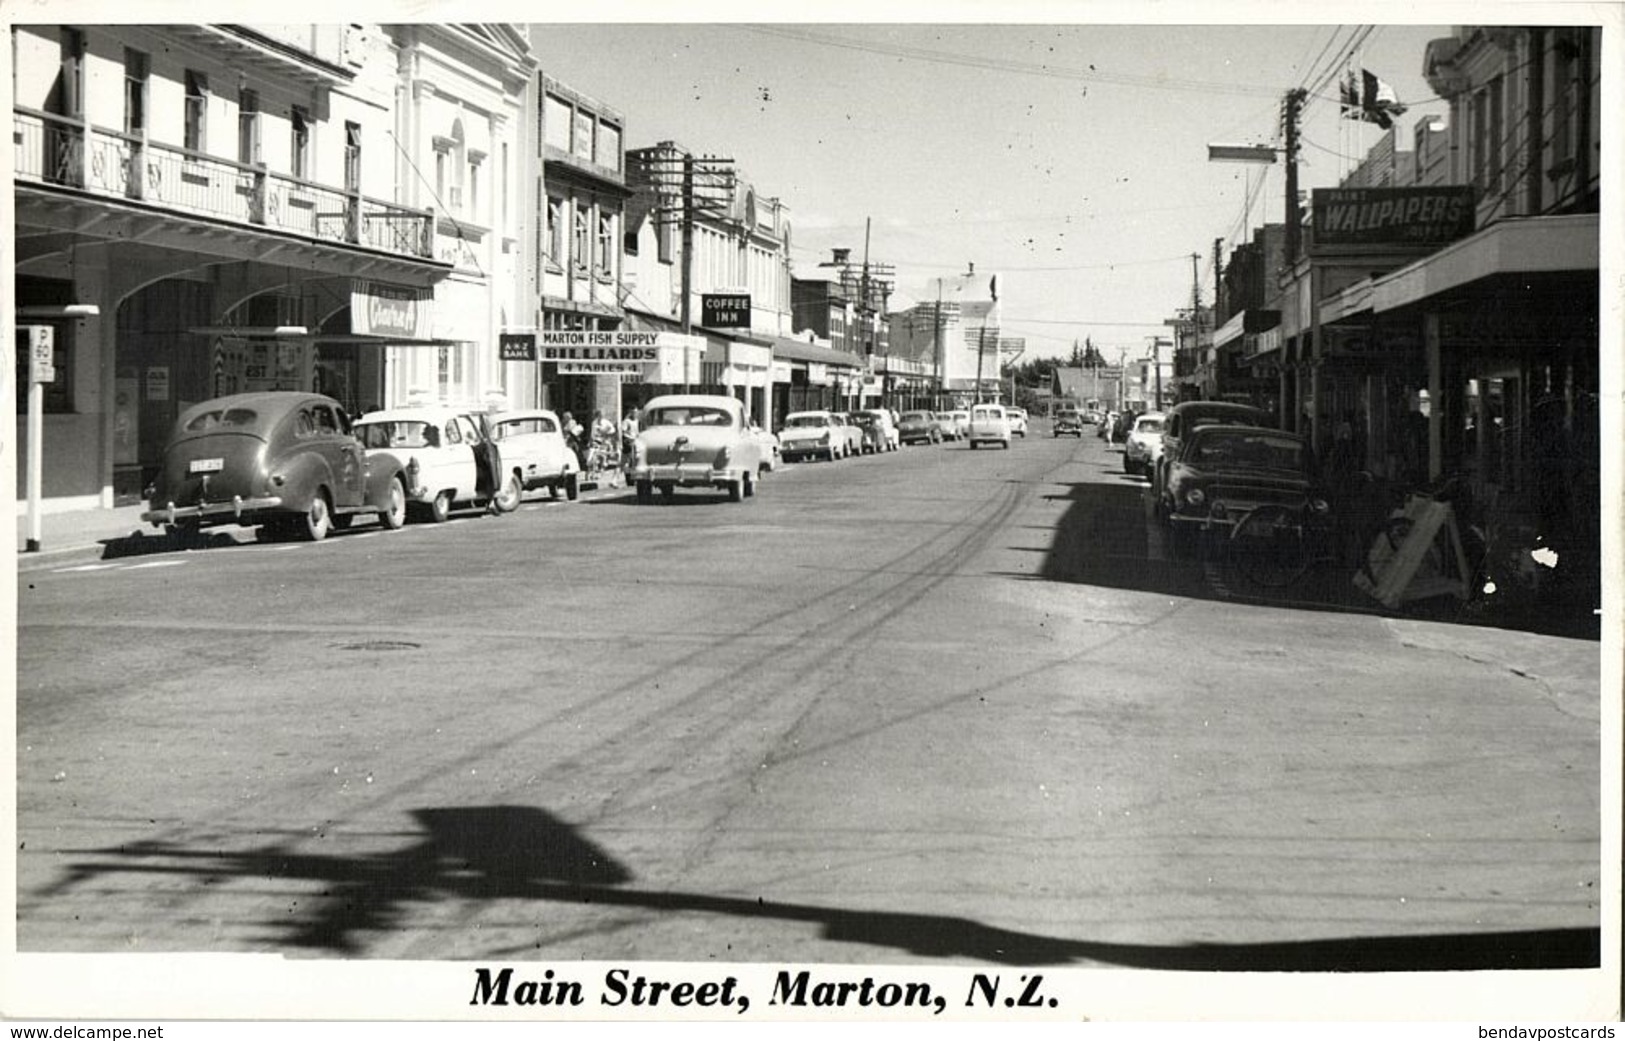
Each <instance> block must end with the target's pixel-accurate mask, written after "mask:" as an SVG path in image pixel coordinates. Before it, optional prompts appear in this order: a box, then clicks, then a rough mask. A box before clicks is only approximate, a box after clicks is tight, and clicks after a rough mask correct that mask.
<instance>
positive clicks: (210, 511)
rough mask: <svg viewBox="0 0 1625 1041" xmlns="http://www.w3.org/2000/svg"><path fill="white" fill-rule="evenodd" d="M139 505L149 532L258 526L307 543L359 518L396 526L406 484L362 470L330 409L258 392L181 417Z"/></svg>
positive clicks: (392, 473) (341, 420) (390, 472)
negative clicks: (150, 528) (153, 529)
mask: <svg viewBox="0 0 1625 1041" xmlns="http://www.w3.org/2000/svg"><path fill="white" fill-rule="evenodd" d="M147 503H148V507H149V508H148V509H147V511H146V512H144V513H142V514H141V519H142V520H144V521H146V522H148V523H150V524H152V525H153V526H154V527H162V528H168V529H170V530H172V531H173V530H180V531H185V530H195V529H197V528H204V527H210V526H213V525H219V524H238V525H241V526H244V527H249V526H253V525H264V526H265V527H266V528H267V529H269V530H270V531H271V532H273V533H286V534H291V535H299V536H302V537H304V538H307V539H311V540H312V541H315V540H320V539H322V538H325V537H326V536H327V533H328V532H329V531H330V530H331V529H332V528H335V527H337V528H345V527H348V526H349V524H350V522H351V521H352V520H354V519H355V518H356V517H360V516H377V517H378V518H379V520H380V521H381V522H382V523H383V525H384V526H385V527H387V528H398V527H400V526H401V524H403V523H404V522H405V520H406V484H405V478H404V475H403V474H402V473H401V472H400V470H399V468H398V467H394V466H373V465H369V462H368V460H367V457H366V453H365V452H363V451H362V448H361V442H360V441H359V440H357V439H356V437H355V434H354V433H353V432H352V429H351V426H350V417H349V416H348V415H347V414H346V413H345V411H344V408H343V406H341V405H340V404H339V403H338V402H337V401H334V400H333V399H332V398H329V397H325V396H323V395H321V394H309V393H301V392H297V391H264V392H260V393H255V394H235V395H232V396H230V397H224V398H215V399H213V400H211V401H205V402H203V403H201V404H198V405H193V406H192V407H191V408H188V409H187V410H186V411H185V412H183V413H181V416H180V418H179V419H178V420H176V422H175V429H174V432H173V433H171V434H170V437H169V443H168V445H167V446H165V448H164V461H163V466H162V468H161V469H160V470H159V471H158V477H157V479H156V480H155V481H154V482H153V484H152V486H151V487H150V488H148V489H147Z"/></svg>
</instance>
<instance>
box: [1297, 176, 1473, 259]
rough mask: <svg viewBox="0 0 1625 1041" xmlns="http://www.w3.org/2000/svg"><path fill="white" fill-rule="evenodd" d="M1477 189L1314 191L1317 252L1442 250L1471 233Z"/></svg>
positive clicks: (1451, 186) (1344, 189)
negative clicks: (1359, 248)
mask: <svg viewBox="0 0 1625 1041" xmlns="http://www.w3.org/2000/svg"><path fill="white" fill-rule="evenodd" d="M1473 220H1474V211H1473V189H1472V188H1471V187H1468V186H1461V185H1441V186H1437V187H1432V188H1316V189H1315V192H1314V240H1313V242H1314V248H1315V249H1317V250H1318V249H1323V248H1325V247H1328V246H1333V247H1340V246H1362V247H1367V248H1378V249H1381V248H1384V247H1391V246H1442V245H1445V244H1446V243H1449V242H1454V241H1456V240H1457V239H1459V238H1465V237H1466V236H1468V235H1471V234H1472V233H1473Z"/></svg>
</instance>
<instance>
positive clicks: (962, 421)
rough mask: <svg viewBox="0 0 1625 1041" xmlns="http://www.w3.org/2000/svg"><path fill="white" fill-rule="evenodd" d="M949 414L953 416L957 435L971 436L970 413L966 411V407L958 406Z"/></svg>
mask: <svg viewBox="0 0 1625 1041" xmlns="http://www.w3.org/2000/svg"><path fill="white" fill-rule="evenodd" d="M948 415H950V416H952V417H953V421H954V429H955V430H956V431H957V434H956V435H955V436H957V437H962V438H964V437H969V436H970V413H969V412H968V411H966V410H965V409H962V408H956V409H954V410H953V411H952V412H950V413H948Z"/></svg>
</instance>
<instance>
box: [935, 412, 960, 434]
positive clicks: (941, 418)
mask: <svg viewBox="0 0 1625 1041" xmlns="http://www.w3.org/2000/svg"><path fill="white" fill-rule="evenodd" d="M937 429H938V430H940V431H941V432H942V439H943V440H944V441H958V440H959V439H961V438H962V437H964V436H965V434H964V431H962V430H961V429H960V427H959V417H958V416H955V415H954V414H953V413H952V412H938V413H937Z"/></svg>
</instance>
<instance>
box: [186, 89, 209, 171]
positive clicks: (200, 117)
mask: <svg viewBox="0 0 1625 1041" xmlns="http://www.w3.org/2000/svg"><path fill="white" fill-rule="evenodd" d="M208 110H209V78H208V77H207V76H205V75H203V73H201V72H193V71H192V70H191V69H187V70H186V136H185V138H184V140H182V142H181V144H182V145H183V146H185V147H186V148H188V149H190V150H191V151H194V152H201V151H203V148H204V145H205V143H206V137H205V135H206V133H207V131H208V126H207V117H208Z"/></svg>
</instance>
